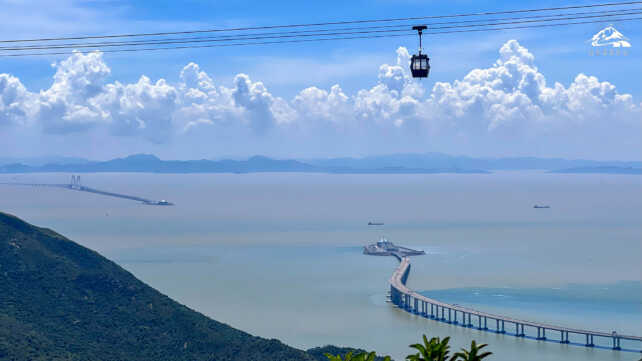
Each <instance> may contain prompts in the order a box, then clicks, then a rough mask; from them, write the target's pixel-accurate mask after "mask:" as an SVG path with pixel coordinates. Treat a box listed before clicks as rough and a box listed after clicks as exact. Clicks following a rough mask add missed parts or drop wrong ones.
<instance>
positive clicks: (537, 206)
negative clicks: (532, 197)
mask: <svg viewBox="0 0 642 361" xmlns="http://www.w3.org/2000/svg"><path fill="white" fill-rule="evenodd" d="M533 208H551V206H540V205H537V204H536V205H534V206H533Z"/></svg>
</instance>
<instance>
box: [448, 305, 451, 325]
mask: <svg viewBox="0 0 642 361" xmlns="http://www.w3.org/2000/svg"><path fill="white" fill-rule="evenodd" d="M451 311H452V309H450V308H449V309H448V323H452V319H451V318H450V316H451Z"/></svg>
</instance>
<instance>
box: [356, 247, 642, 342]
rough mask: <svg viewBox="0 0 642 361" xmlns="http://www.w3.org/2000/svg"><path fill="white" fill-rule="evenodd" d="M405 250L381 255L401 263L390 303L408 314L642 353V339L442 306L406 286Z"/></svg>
mask: <svg viewBox="0 0 642 361" xmlns="http://www.w3.org/2000/svg"><path fill="white" fill-rule="evenodd" d="M366 249H367V248H366ZM404 249H405V248H399V249H398V250H394V249H393V250H388V251H387V252H386V254H383V253H381V254H380V255H391V256H394V257H395V258H397V259H398V260H399V266H398V267H397V268H396V269H395V271H394V273H393V274H392V277H391V278H390V300H391V302H392V303H393V304H395V305H396V306H398V307H399V308H401V309H403V310H405V311H407V312H410V313H413V314H415V315H418V316H422V317H425V318H428V319H431V320H435V321H438V322H444V323H448V324H451V325H458V326H461V327H466V328H471V329H477V330H479V331H486V332H494V333H498V334H505V335H510V336H514V337H522V338H527V339H533V340H538V341H549V342H557V343H560V344H570V345H577V346H585V347H595V348H602V349H612V350H617V351H628V352H642V337H639V336H630V335H620V334H618V333H615V332H612V333H608V332H599V331H591V330H582V329H577V328H569V327H563V326H555V325H550V324H545V323H541V322H534V321H525V320H519V319H516V318H512V317H508V316H501V315H495V314H491V313H486V312H481V311H477V310H473V309H470V308H467V307H463V306H459V305H453V304H449V303H445V302H441V301H438V300H434V299H432V298H429V297H426V296H424V295H421V294H419V293H417V292H415V291H413V290H412V289H410V288H408V287H407V286H406V281H407V280H408V275H409V274H410V258H409V254H407V253H406V252H405V251H404ZM364 253H366V254H374V253H368V252H364ZM415 254H416V253H415Z"/></svg>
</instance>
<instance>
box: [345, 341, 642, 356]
mask: <svg viewBox="0 0 642 361" xmlns="http://www.w3.org/2000/svg"><path fill="white" fill-rule="evenodd" d="M449 342H450V337H446V338H444V339H443V340H440V339H439V337H433V338H431V339H430V340H428V338H427V337H426V335H423V344H420V343H416V344H413V345H410V347H412V348H414V349H416V350H417V353H415V354H411V355H408V356H406V360H408V361H446V360H448V361H480V360H482V359H484V358H486V357H488V356H490V355H492V354H493V353H492V352H481V349H483V348H484V347H486V346H488V345H486V344H481V345H477V342H475V341H473V342H471V344H470V350H466V349H465V348H462V349H461V351H460V352H457V353H455V354H454V355H452V357H450V358H448V355H449V353H450V345H449V344H448V343H449ZM336 361H339V360H336ZM640 361H642V360H640Z"/></svg>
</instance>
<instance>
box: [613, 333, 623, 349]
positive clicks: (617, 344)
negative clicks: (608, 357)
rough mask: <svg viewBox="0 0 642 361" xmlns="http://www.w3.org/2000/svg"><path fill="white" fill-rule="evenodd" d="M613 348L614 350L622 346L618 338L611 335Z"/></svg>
mask: <svg viewBox="0 0 642 361" xmlns="http://www.w3.org/2000/svg"><path fill="white" fill-rule="evenodd" d="M613 349H614V350H621V349H622V348H621V347H620V338H619V337H617V336H615V337H613Z"/></svg>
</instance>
